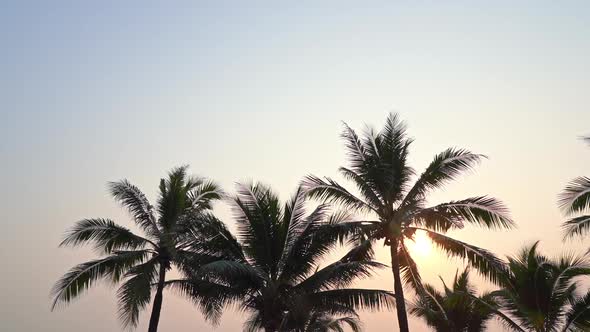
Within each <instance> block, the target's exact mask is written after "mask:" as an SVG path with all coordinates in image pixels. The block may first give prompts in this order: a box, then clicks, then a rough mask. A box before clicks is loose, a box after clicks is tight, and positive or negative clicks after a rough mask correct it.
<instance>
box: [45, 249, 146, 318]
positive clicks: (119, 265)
mask: <svg viewBox="0 0 590 332" xmlns="http://www.w3.org/2000/svg"><path fill="white" fill-rule="evenodd" d="M149 254H150V252H149V251H147V250H139V251H115V252H113V253H112V254H111V255H110V256H108V257H106V258H102V259H97V260H92V261H88V262H85V263H82V264H79V265H76V266H74V267H73V268H72V269H70V270H69V271H68V272H67V273H66V274H65V275H64V276H63V277H62V278H61V279H60V280H59V281H58V282H57V283H56V284H55V285H54V286H53V289H52V291H51V293H52V295H53V298H54V300H53V303H52V305H51V309H52V310H53V309H55V308H56V307H57V306H58V305H59V304H62V303H69V302H71V301H72V300H74V299H75V298H77V297H78V296H79V295H81V294H82V293H84V292H85V291H86V290H87V289H88V288H90V287H92V286H93V285H94V283H96V282H97V281H98V280H100V279H107V278H108V279H110V280H111V281H113V282H116V281H118V280H119V279H120V278H121V277H122V276H123V275H124V274H125V273H126V272H127V271H128V270H129V269H130V268H131V267H133V266H134V265H136V264H139V263H141V262H143V261H144V260H145V259H146V258H147V256H148V255H149Z"/></svg>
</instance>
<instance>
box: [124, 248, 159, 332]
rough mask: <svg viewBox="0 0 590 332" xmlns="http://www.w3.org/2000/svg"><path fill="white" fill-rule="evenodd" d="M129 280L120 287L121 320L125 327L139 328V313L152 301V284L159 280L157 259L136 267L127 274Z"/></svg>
mask: <svg viewBox="0 0 590 332" xmlns="http://www.w3.org/2000/svg"><path fill="white" fill-rule="evenodd" d="M126 277H128V279H127V280H125V282H124V283H123V284H122V285H121V287H119V290H118V291H117V298H118V299H119V301H118V302H119V303H118V306H119V309H118V313H119V319H120V320H121V321H122V322H123V326H124V327H131V328H134V327H136V326H137V323H138V319H139V313H140V312H141V310H142V309H144V308H145V307H146V306H147V305H148V304H149V303H150V299H151V295H152V293H151V287H152V284H153V283H155V282H156V281H157V278H158V264H157V260H156V259H150V260H149V261H147V262H145V263H143V264H140V265H137V266H134V267H133V268H131V269H130V270H129V271H128V272H127V273H126Z"/></svg>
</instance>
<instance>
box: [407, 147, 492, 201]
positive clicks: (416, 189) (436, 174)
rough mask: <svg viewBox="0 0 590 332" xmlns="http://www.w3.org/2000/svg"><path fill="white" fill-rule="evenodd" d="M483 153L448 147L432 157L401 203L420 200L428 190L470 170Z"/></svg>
mask: <svg viewBox="0 0 590 332" xmlns="http://www.w3.org/2000/svg"><path fill="white" fill-rule="evenodd" d="M482 158H486V157H485V156H484V155H481V154H475V153H472V152H470V151H468V150H464V149H456V148H449V149H447V150H445V151H443V152H441V153H439V154H437V155H436V156H435V157H434V160H433V161H432V162H431V163H430V165H428V167H427V168H426V170H425V171H424V173H422V174H421V175H420V177H419V178H418V180H417V181H416V183H415V184H414V186H413V187H412V189H410V190H409V191H408V194H407V195H406V198H405V199H404V202H403V203H402V205H406V204H409V203H410V202H412V201H416V200H422V199H424V197H425V195H426V194H427V193H428V191H430V190H432V189H437V188H440V187H442V186H443V185H444V184H445V183H447V182H449V181H452V180H454V179H456V178H457V177H458V176H459V175H461V174H462V173H464V172H467V171H472V170H473V168H474V167H475V166H476V165H477V164H479V162H480V161H481V159H482Z"/></svg>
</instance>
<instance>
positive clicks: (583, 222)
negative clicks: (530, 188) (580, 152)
mask: <svg viewBox="0 0 590 332" xmlns="http://www.w3.org/2000/svg"><path fill="white" fill-rule="evenodd" d="M584 140H585V141H586V142H588V143H590V136H589V137H584ZM559 205H560V206H561V208H562V209H563V210H564V212H565V214H566V215H568V216H572V218H571V219H570V220H568V221H566V222H565V223H563V228H564V230H565V238H570V237H573V236H576V235H585V234H587V233H588V232H589V231H590V214H586V215H583V214H584V213H589V212H590V178H589V177H587V176H580V177H577V178H575V179H573V180H572V181H570V183H569V184H568V185H567V186H566V187H565V189H564V191H563V192H562V193H561V195H560V197H559Z"/></svg>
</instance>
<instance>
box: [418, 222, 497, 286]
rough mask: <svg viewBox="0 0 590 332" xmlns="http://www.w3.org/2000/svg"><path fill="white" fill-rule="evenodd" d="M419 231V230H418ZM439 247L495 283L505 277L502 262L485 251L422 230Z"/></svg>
mask: <svg viewBox="0 0 590 332" xmlns="http://www.w3.org/2000/svg"><path fill="white" fill-rule="evenodd" d="M417 229H418V228H417ZM420 229H422V230H423V231H425V232H426V234H427V235H428V237H429V238H430V239H431V240H432V242H433V243H434V244H436V245H437V247H438V248H439V249H441V250H443V251H445V252H446V253H448V254H450V255H451V256H455V257H459V258H462V259H465V260H467V262H468V263H469V265H470V266H472V267H473V268H475V269H476V270H478V271H479V272H480V273H481V274H482V275H483V276H485V277H486V278H488V279H489V280H490V281H492V282H494V283H498V282H500V281H501V280H502V279H503V278H504V275H505V271H506V266H505V264H504V262H502V260H500V259H499V258H497V257H496V256H495V255H494V254H493V253H491V252H490V251H487V250H485V249H482V248H479V247H476V246H473V245H470V244H467V243H465V242H461V241H459V240H455V239H453V238H450V237H448V236H446V235H442V234H440V233H436V232H433V231H430V230H427V229H423V228H420Z"/></svg>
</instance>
